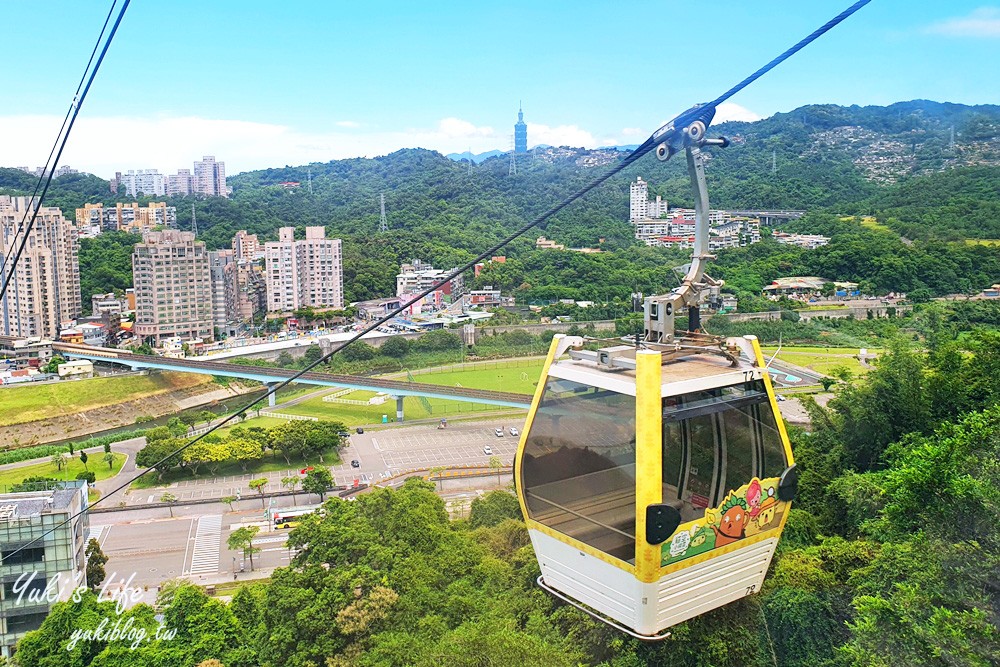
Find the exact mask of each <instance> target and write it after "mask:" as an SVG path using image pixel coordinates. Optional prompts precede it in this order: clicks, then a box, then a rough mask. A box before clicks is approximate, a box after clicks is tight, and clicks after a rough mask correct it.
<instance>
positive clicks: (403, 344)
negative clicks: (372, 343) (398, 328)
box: [379, 336, 410, 359]
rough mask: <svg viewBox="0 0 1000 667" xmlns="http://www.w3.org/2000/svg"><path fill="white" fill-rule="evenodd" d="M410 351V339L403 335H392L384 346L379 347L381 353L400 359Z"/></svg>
mask: <svg viewBox="0 0 1000 667" xmlns="http://www.w3.org/2000/svg"><path fill="white" fill-rule="evenodd" d="M409 351H410V341H408V340H406V339H405V338H403V337H402V336H392V337H390V338H389V339H388V340H386V341H385V342H384V343H382V347H380V348H379V354H383V355H385V356H387V357H393V358H395V359H399V358H401V357H404V356H406V353H407V352H409Z"/></svg>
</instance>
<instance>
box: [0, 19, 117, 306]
mask: <svg viewBox="0 0 1000 667" xmlns="http://www.w3.org/2000/svg"><path fill="white" fill-rule="evenodd" d="M117 4H118V0H114V1H113V2H112V3H111V8H110V9H108V15H107V16H106V17H105V19H104V25H103V26H101V34H99V35H98V36H97V41H95V42H94V48H93V50H92V51H91V52H90V58H89V59H88V60H87V66H86V67H84V68H83V74H82V75H80V83H78V84H77V86H76V92H75V93H73V100H72V101H71V102H70V103H69V108H68V109H66V115H65V116H63V121H62V125H61V126H60V127H59V132H58V133H57V134H56V139H55V141H53V142H52V149H51V150H49V156H48V158H46V160H45V166H43V167H42V173H40V174H39V175H38V180H36V181H35V189H34V190H33V191H32V192H31V197H30V198H29V199H28V201H29V202H34V201H35V195H37V194H38V189H39V188H40V187H42V182H43V181H44V180H45V176H46V174H47V173H48V172H50V171H55V166H54V165H53V166H52V167H51V168H50V163H51V162H52V156H53V155H54V154H55V152H56V148H57V147H58V146H59V142H60V139H61V138H62V136H63V131H64V130H65V129H66V123H68V122H69V117H70V114H72V113H73V109H74V108H75V107H76V102H77V99H78V98H79V96H80V90H81V89H82V88H83V83H84V81H86V80H87V73H88V72H89V71H90V66H91V64H93V62H94V56H95V55H97V49H99V48H100V47H101V40H102V39H103V38H104V31H105V30H107V29H108V23H109V22H110V21H111V15H112V14H114V11H115V6H116V5H117ZM30 208H31V207H30V206H29V207H28V209H27V210H25V212H24V215H23V216H22V217H21V222H20V223H18V226H17V230H16V231H15V232H14V238H15V239H16V238H17V237H18V236H19V235H20V234H21V231H22V230H23V229H24V225H25V223H26V222H27V220H28V210H30ZM14 248H15V245H14V244H11V246H10V248H9V249H8V250H7V253H6V254H5V255H4V261H3V264H2V266H6V265H7V263H8V262H9V261H10V253H11V252H12V251H13V250H14ZM0 297H2V293H0Z"/></svg>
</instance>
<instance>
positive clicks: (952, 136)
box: [948, 125, 955, 150]
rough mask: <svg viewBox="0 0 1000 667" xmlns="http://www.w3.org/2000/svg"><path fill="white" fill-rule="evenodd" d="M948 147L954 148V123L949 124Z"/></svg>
mask: <svg viewBox="0 0 1000 667" xmlns="http://www.w3.org/2000/svg"><path fill="white" fill-rule="evenodd" d="M948 147H949V148H951V149H953V150H954V148H955V126H954V125H952V126H951V141H950V142H949V144H948Z"/></svg>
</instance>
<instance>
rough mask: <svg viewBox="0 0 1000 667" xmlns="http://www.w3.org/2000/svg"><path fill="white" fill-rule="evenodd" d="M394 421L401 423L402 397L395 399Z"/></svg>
mask: <svg viewBox="0 0 1000 667" xmlns="http://www.w3.org/2000/svg"><path fill="white" fill-rule="evenodd" d="M396 421H398V422H402V421H403V397H402V396H397V397H396Z"/></svg>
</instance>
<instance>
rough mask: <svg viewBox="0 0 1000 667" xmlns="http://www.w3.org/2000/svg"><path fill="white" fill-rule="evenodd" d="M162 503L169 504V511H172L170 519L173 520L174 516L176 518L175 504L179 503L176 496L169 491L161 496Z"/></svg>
mask: <svg viewBox="0 0 1000 667" xmlns="http://www.w3.org/2000/svg"><path fill="white" fill-rule="evenodd" d="M160 502H161V503H166V504H167V509H169V510H170V518H173V516H174V503H176V502H177V496H175V495H174V494H172V493H170V492H169V491H165V492H164V493H163V495H162V496H160Z"/></svg>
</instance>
